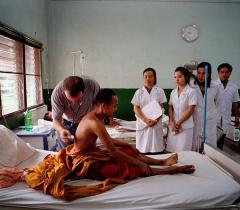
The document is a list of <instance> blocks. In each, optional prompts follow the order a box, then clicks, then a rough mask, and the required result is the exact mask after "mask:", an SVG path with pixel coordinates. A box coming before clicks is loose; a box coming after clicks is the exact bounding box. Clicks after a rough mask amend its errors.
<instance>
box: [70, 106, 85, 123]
mask: <svg viewBox="0 0 240 210" xmlns="http://www.w3.org/2000/svg"><path fill="white" fill-rule="evenodd" d="M81 106H82V103H80V104H79V106H78V109H77V112H76V113H75V112H74V110H73V108H72V106H71V105H70V109H71V111H72V113H73V120H72V122H71V125H70V128H73V126H74V124H75V120H76V118H77V115H78V112H79V110H80V107H81Z"/></svg>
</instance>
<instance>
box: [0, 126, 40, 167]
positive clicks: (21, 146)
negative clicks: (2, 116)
mask: <svg viewBox="0 0 240 210" xmlns="http://www.w3.org/2000/svg"><path fill="white" fill-rule="evenodd" d="M35 151H36V149H35V148H33V147H32V146H30V145H29V144H26V143H25V142H24V141H23V140H22V139H20V138H19V137H18V136H17V135H16V134H15V133H14V132H13V131H11V130H9V129H8V128H6V127H5V126H3V125H0V165H3V166H8V167H14V166H16V165H18V164H19V163H21V162H22V161H24V160H26V159H28V158H30V157H31V156H32V155H33V154H34V152H35Z"/></svg>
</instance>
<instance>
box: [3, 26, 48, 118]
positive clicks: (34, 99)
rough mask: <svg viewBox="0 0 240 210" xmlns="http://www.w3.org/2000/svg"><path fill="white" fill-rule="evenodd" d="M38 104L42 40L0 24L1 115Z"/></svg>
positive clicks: (39, 100)
mask: <svg viewBox="0 0 240 210" xmlns="http://www.w3.org/2000/svg"><path fill="white" fill-rule="evenodd" d="M36 43H37V42H36ZM41 104H43V97H42V80H41V44H40V45H39V43H37V44H34V40H32V39H31V38H29V37H27V36H25V35H23V34H20V33H19V32H16V31H14V30H13V29H9V28H7V27H6V26H3V25H0V117H1V116H5V115H9V114H12V113H15V112H19V111H24V110H25V109H26V108H27V107H36V106H38V105H41Z"/></svg>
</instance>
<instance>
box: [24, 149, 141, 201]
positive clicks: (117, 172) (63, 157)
mask: <svg viewBox="0 0 240 210" xmlns="http://www.w3.org/2000/svg"><path fill="white" fill-rule="evenodd" d="M72 148H73V145H70V146H68V147H66V148H65V149H62V150H60V151H59V152H58V153H57V154H56V155H50V154H49V155H47V156H46V157H45V158H44V160H43V161H42V162H40V163H39V164H38V165H37V166H36V167H35V168H33V169H29V170H28V171H27V175H26V176H25V181H26V183H27V184H28V185H29V186H30V187H32V188H34V189H37V190H42V191H43V192H44V193H45V194H50V195H52V196H54V197H55V198H60V199H64V200H68V201H69V200H74V199H77V198H81V197H86V196H91V195H97V194H100V193H103V192H105V191H107V190H109V189H111V188H113V187H115V186H117V185H119V184H123V183H126V180H130V179H134V178H136V177H139V176H144V174H143V172H142V171H141V170H140V168H138V167H137V166H135V165H129V164H127V163H124V162H120V161H116V160H114V159H113V158H112V157H111V156H110V155H109V153H108V152H107V151H102V150H100V148H99V147H97V148H95V149H94V150H93V151H91V152H88V153H86V154H84V155H83V154H78V153H74V152H72ZM120 149H121V151H123V152H125V153H127V154H128V155H131V156H137V154H136V153H135V151H133V150H130V149H128V148H120ZM83 178H88V179H97V180H103V181H102V182H101V183H99V184H95V185H92V184H91V185H85V186H70V185H66V184H64V182H65V180H66V179H83Z"/></svg>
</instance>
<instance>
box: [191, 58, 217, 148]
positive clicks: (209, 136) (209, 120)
mask: <svg viewBox="0 0 240 210" xmlns="http://www.w3.org/2000/svg"><path fill="white" fill-rule="evenodd" d="M206 66H208V81H207V89H208V90H207V107H206V139H205V142H206V143H208V144H210V145H212V146H214V147H217V107H216V99H217V96H218V88H219V86H218V84H217V83H216V82H214V81H212V79H211V73H212V71H211V65H210V63H208V62H202V63H200V64H198V66H197V79H196V80H195V81H194V82H192V83H191V87H192V88H193V89H195V91H196V93H197V106H196V108H195V111H194V114H193V120H194V125H195V126H194V136H193V150H194V151H195V150H197V145H198V143H199V141H200V139H201V136H202V132H203V114H204V94H205V68H206Z"/></svg>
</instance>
